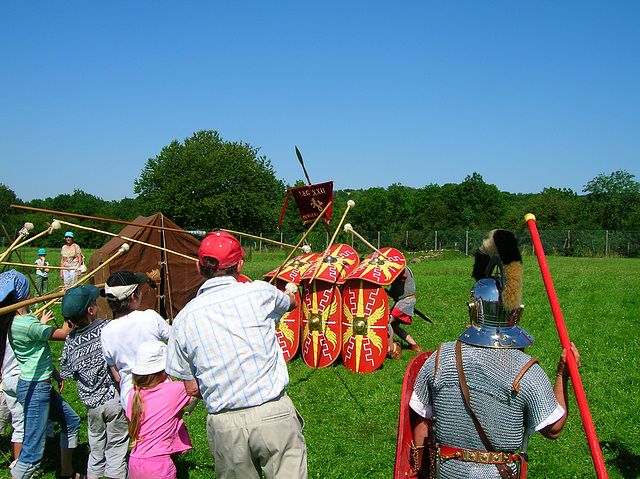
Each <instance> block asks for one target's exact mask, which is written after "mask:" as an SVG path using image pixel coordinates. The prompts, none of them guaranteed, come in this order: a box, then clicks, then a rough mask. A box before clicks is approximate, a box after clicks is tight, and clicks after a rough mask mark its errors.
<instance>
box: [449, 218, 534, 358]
mask: <svg viewBox="0 0 640 479" xmlns="http://www.w3.org/2000/svg"><path fill="white" fill-rule="evenodd" d="M471 275H472V276H473V277H474V278H475V280H476V284H475V286H473V288H471V299H470V301H469V302H468V303H467V305H468V306H469V317H470V318H471V326H469V327H468V328H467V329H466V331H464V332H463V333H462V334H461V335H460V337H459V338H458V339H459V340H460V341H462V342H464V343H468V344H473V345H475V346H482V347H486V348H523V347H525V346H529V345H530V344H533V337H532V336H531V335H530V334H529V333H527V332H526V331H525V330H524V329H522V328H521V327H520V325H519V323H520V317H521V316H522V310H523V309H524V305H523V304H522V303H521V301H522V256H521V254H520V250H519V249H518V241H517V240H516V237H515V235H514V234H513V233H511V232H510V231H506V230H494V231H492V232H491V233H490V235H489V237H488V238H487V239H486V240H485V241H484V243H483V244H482V246H481V247H480V248H478V249H477V250H476V252H475V263H474V265H473V273H472V274H471Z"/></svg>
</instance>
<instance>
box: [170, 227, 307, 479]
mask: <svg viewBox="0 0 640 479" xmlns="http://www.w3.org/2000/svg"><path fill="white" fill-rule="evenodd" d="M198 256H199V261H198V264H197V269H198V272H199V273H200V274H201V275H203V276H204V277H205V278H206V281H205V283H204V284H203V285H202V287H201V288H200V290H199V291H198V295H197V296H196V298H194V299H193V300H192V301H190V302H189V303H188V304H187V305H186V306H185V308H184V309H183V310H182V311H181V312H180V313H179V314H178V316H177V317H176V318H175V320H174V322H173V327H172V331H171V336H170V338H169V344H168V350H167V355H168V358H167V367H166V371H167V373H168V374H169V375H171V376H173V377H176V378H179V379H182V380H184V381H185V388H186V389H187V392H188V393H189V394H191V395H193V396H201V397H202V399H203V402H204V405H205V407H206V409H207V412H208V413H209V416H208V418H207V439H208V443H209V448H210V450H211V454H212V456H213V458H214V462H215V468H216V477H219V478H221V479H225V478H235V477H238V478H242V479H249V478H259V477H261V474H262V473H264V474H265V476H266V477H267V479H270V478H285V477H286V478H287V479H290V478H293V479H295V478H306V477H307V451H306V443H305V439H304V436H303V434H302V427H303V420H302V417H301V416H300V415H299V414H298V412H297V411H296V408H295V407H294V405H293V403H292V402H291V400H290V399H289V397H288V396H287V394H286V392H285V390H284V388H285V386H286V385H287V384H288V383H289V374H288V372H287V367H286V363H285V361H284V357H283V356H282V351H281V350H280V347H279V346H278V343H277V340H276V335H275V322H276V321H278V320H279V319H280V318H281V317H282V316H283V315H284V314H285V313H286V312H287V311H290V310H293V309H295V307H296V306H297V302H296V300H295V298H294V296H293V294H286V293H283V292H282V291H279V290H278V289H277V288H276V287H275V286H272V285H270V284H268V283H265V282H263V281H254V282H250V283H241V282H238V277H239V275H240V272H241V270H242V266H243V260H242V258H243V257H244V250H243V249H242V247H241V246H240V243H239V241H238V240H237V239H236V238H235V237H233V236H232V235H230V234H228V233H226V232H222V231H219V232H213V233H209V234H208V235H207V237H206V238H205V239H204V240H203V242H202V244H201V245H200V250H199V255H198Z"/></svg>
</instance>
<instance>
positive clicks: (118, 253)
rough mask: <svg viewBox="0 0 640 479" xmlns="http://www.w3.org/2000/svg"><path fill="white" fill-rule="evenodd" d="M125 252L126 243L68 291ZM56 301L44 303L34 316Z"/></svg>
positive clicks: (126, 248) (127, 248) (126, 249)
mask: <svg viewBox="0 0 640 479" xmlns="http://www.w3.org/2000/svg"><path fill="white" fill-rule="evenodd" d="M127 251H129V245H128V244H127V243H124V244H123V245H122V246H120V249H118V251H116V253H115V254H114V255H113V256H112V257H111V258H109V259H108V260H107V261H105V262H104V263H102V264H101V265H100V266H98V267H97V268H96V269H94V270H93V271H91V272H90V273H89V274H88V275H86V276H83V277H82V278H80V279H79V280H78V281H76V282H75V283H74V284H72V285H71V286H70V287H69V289H71V288H73V287H75V286H78V285H79V284H80V283H84V282H86V281H87V280H88V279H89V278H91V277H92V276H93V275H95V274H96V273H97V272H98V271H100V270H101V269H102V268H104V267H105V266H106V265H108V264H109V263H110V262H111V261H113V260H114V259H116V258H118V257H120V256H122V255H123V254H125V253H126V252H127ZM55 302H56V300H55V299H52V300H51V301H49V302H48V303H46V304H45V305H44V306H42V307H41V308H39V309H38V310H37V311H36V312H35V313H34V314H35V315H36V316H37V315H38V314H39V313H41V312H42V311H44V310H45V309H47V308H48V307H49V306H51V305H52V304H53V303H55Z"/></svg>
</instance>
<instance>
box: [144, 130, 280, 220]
mask: <svg viewBox="0 0 640 479" xmlns="http://www.w3.org/2000/svg"><path fill="white" fill-rule="evenodd" d="M258 150H259V149H258V148H254V147H252V146H251V145H249V144H247V143H238V142H229V141H225V140H223V139H222V137H221V136H220V135H219V134H218V132H217V131H211V130H208V131H199V132H197V133H194V134H193V136H191V137H190V138H186V139H185V140H184V143H180V142H178V141H177V140H174V141H173V142H171V144H170V145H169V146H166V147H164V148H163V149H162V151H161V152H160V154H159V155H158V156H156V157H155V158H149V159H148V160H147V163H146V165H145V167H144V169H143V170H142V173H141V175H140V178H138V179H137V180H135V187H134V191H135V193H137V194H138V195H139V199H140V200H141V201H142V203H143V205H144V208H145V210H146V212H147V213H148V214H152V213H156V212H158V211H162V212H163V213H165V214H166V215H167V216H168V217H169V218H171V219H172V220H173V221H175V222H176V223H177V224H179V225H180V226H182V227H187V228H196V229H204V228H207V229H210V228H229V229H234V230H242V231H247V232H249V231H250V232H260V231H271V230H274V229H275V226H276V224H277V221H278V217H279V214H280V208H281V207H282V202H283V200H284V190H285V188H284V183H283V182H282V181H281V180H278V179H276V177H275V173H274V170H273V168H272V166H271V162H270V161H269V160H268V159H267V158H266V157H264V156H258Z"/></svg>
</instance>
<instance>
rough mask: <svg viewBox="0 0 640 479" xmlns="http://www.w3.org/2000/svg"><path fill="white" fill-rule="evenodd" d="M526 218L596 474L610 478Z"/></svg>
mask: <svg viewBox="0 0 640 479" xmlns="http://www.w3.org/2000/svg"><path fill="white" fill-rule="evenodd" d="M524 219H525V221H526V222H527V226H529V232H530V233H531V239H532V240H533V246H534V250H535V252H536V256H537V257H538V264H539V265H540V271H541V272H542V279H543V281H544V287H545V288H546V290H547V295H548V296H549V303H551V311H552V312H553V318H554V319H555V321H556V328H557V329H558V335H559V336H560V343H561V344H562V349H566V350H567V351H568V352H569V354H567V366H569V375H570V376H571V381H572V382H573V390H574V392H575V394H576V400H577V402H578V409H580V415H581V416H582V424H583V425H584V431H585V433H586V434H587V441H589V448H590V449H591V457H592V458H593V464H594V466H595V468H596V474H597V475H598V478H599V479H604V478H608V477H609V476H608V475H607V469H606V468H605V465H604V459H603V457H602V450H601V449H600V443H598V437H597V436H596V430H595V428H594V427H593V419H591V413H590V412H589V405H588V404H587V397H586V395H585V393H584V387H583V386H582V380H581V379H580V373H579V372H578V365H577V364H576V360H575V358H574V357H573V354H571V341H569V333H567V327H566V326H565V324H564V319H563V317H562V311H561V310H560V304H559V303H558V297H557V296H556V290H555V288H554V286H553V281H552V280H551V274H550V273H549V267H548V266H547V259H546V258H545V255H544V250H543V249H542V242H541V241H540V235H539V234H538V228H537V227H536V217H535V216H534V215H532V214H531V213H528V214H526V215H525V217H524Z"/></svg>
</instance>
